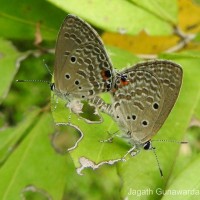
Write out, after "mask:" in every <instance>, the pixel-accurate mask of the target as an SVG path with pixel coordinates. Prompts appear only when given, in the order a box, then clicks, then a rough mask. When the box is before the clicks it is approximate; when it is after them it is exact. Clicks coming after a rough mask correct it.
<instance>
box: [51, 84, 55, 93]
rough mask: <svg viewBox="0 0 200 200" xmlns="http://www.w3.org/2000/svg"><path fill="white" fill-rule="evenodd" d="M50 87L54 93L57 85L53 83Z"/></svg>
mask: <svg viewBox="0 0 200 200" xmlns="http://www.w3.org/2000/svg"><path fill="white" fill-rule="evenodd" d="M50 87H51V91H54V90H55V83H52V84H51V85H50Z"/></svg>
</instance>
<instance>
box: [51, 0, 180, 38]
mask: <svg viewBox="0 0 200 200" xmlns="http://www.w3.org/2000/svg"><path fill="white" fill-rule="evenodd" d="M48 1H49V2H51V3H53V4H54V5H56V6H58V7H59V8H61V9H63V10H65V11H67V12H68V13H72V14H76V15H78V16H79V17H82V18H84V19H85V20H87V21H88V22H90V23H91V24H93V25H95V26H97V27H99V28H101V29H103V30H106V31H111V32H120V33H124V32H125V33H127V34H132V35H135V34H138V33H139V32H141V31H143V30H145V31H146V32H147V33H148V34H150V35H169V34H171V33H172V26H171V24H170V23H168V22H166V21H164V20H161V19H160V18H158V17H157V16H155V15H154V13H151V12H148V11H147V10H146V9H145V10H144V9H142V8H141V7H138V6H137V5H134V4H133V3H131V2H129V1H124V0H115V1H107V0H93V1H85V2H84V3H82V4H80V1H79V0H73V1H71V0H66V1H59V0H48ZM172 7H176V4H173V5H172ZM111 13H112V17H111V16H110V14H111Z"/></svg>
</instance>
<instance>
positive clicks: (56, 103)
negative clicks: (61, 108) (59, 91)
mask: <svg viewBox="0 0 200 200" xmlns="http://www.w3.org/2000/svg"><path fill="white" fill-rule="evenodd" d="M54 98H55V95H54V94H53V96H52V97H51V102H54ZM57 105H58V97H57V96H56V102H55V105H54V104H53V105H52V107H53V109H52V112H54V111H55V110H56V108H57Z"/></svg>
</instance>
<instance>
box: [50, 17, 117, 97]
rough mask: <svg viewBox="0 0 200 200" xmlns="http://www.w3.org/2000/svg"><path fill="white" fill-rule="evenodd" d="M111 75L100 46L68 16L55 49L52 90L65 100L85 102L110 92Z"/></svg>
mask: <svg viewBox="0 0 200 200" xmlns="http://www.w3.org/2000/svg"><path fill="white" fill-rule="evenodd" d="M113 74H114V71H113V67H112V64H111V61H110V59H109V57H108V55H107V53H106V50H105V48H104V45H103V42H102V40H101V39H100V37H99V36H98V34H97V32H96V31H95V30H94V29H93V28H92V27H91V26H90V25H89V24H88V23H86V22H84V21H83V20H81V19H80V18H78V17H76V16H74V15H68V16H67V17H66V18H65V20H64V22H63V24H62V26H61V28H60V31H59V34H58V38H57V43H56V48H55V65H54V81H55V83H53V84H52V90H53V91H54V93H55V94H56V95H57V96H59V97H61V98H63V99H66V100H73V99H81V100H83V99H88V98H90V97H93V96H94V95H97V94H99V93H102V92H107V91H110V90H111V88H112V83H113V78H114V75H113Z"/></svg>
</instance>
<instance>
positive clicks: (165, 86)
mask: <svg viewBox="0 0 200 200" xmlns="http://www.w3.org/2000/svg"><path fill="white" fill-rule="evenodd" d="M55 55H56V57H55V68H54V80H55V83H54V87H53V90H54V92H55V94H56V95H58V96H60V97H61V98H64V99H67V100H73V99H80V100H82V99H86V100H89V101H90V102H92V103H93V104H96V105H97V106H98V107H99V108H100V109H101V110H102V111H104V112H106V113H108V114H109V115H111V116H112V117H113V118H114V119H115V120H116V121H117V122H118V123H119V125H120V126H121V127H122V128H123V130H124V131H125V133H126V134H127V136H128V137H129V139H130V142H131V143H132V144H133V145H136V146H141V145H143V144H144V146H146V144H147V143H148V142H149V140H150V139H151V138H152V136H153V135H155V134H156V133H157V131H158V130H159V129H160V128H161V126H162V125H163V123H164V121H165V120H166V118H167V116H168V115H169V113H170V111H171V109H172V107H173V106H174V104H175V101H176V99H177V97H178V94H179V91H180V87H181V83H182V69H181V67H180V66H179V65H178V64H176V63H174V62H171V61H166V60H154V61H147V62H143V63H138V64H136V65H134V66H133V67H130V68H128V69H125V70H122V71H120V72H117V73H116V72H115V71H114V70H113V67H112V64H111V61H110V60H109V57H108V55H107V53H106V50H105V48H104V45H103V42H102V41H101V39H100V37H99V36H98V34H97V33H96V31H95V30H94V29H93V28H92V27H91V26H90V25H89V24H87V23H86V22H84V21H83V20H81V19H79V18H78V17H76V16H73V15H68V16H67V17H66V19H65V20H64V22H63V24H62V26H61V29H60V32H59V35H58V39H57V44H56V53H55ZM103 92H111V94H112V97H113V102H112V104H111V105H106V104H105V103H104V102H103V100H102V99H100V97H96V95H98V94H100V93H103Z"/></svg>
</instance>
